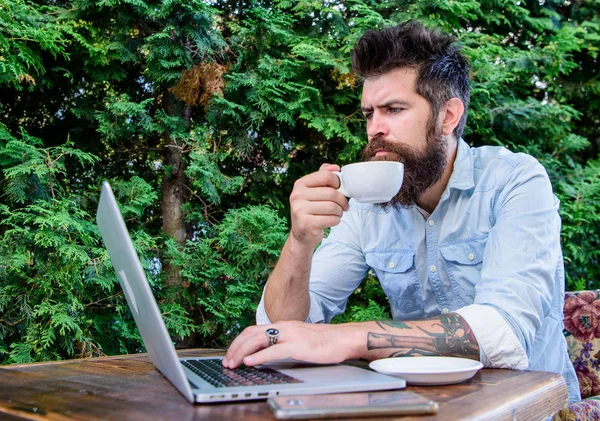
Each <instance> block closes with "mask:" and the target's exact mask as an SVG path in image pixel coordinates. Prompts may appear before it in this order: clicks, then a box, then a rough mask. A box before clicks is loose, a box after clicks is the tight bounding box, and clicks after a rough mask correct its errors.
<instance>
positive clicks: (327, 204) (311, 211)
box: [295, 201, 344, 217]
mask: <svg viewBox="0 0 600 421" xmlns="http://www.w3.org/2000/svg"><path fill="white" fill-rule="evenodd" d="M295 211H296V212H298V213H300V214H302V213H303V214H305V215H308V216H326V215H332V216H340V217H341V216H342V215H343V214H344V209H343V208H342V207H341V206H340V205H339V204H338V203H337V202H331V201H320V202H312V201H306V202H304V203H302V207H301V209H298V210H295Z"/></svg>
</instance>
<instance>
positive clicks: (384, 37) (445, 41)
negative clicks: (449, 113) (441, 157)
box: [352, 20, 471, 138]
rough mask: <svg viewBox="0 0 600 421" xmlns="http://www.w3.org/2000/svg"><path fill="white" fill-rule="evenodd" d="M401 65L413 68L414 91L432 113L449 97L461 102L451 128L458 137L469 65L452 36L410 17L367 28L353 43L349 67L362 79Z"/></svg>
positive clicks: (467, 98)
mask: <svg viewBox="0 0 600 421" xmlns="http://www.w3.org/2000/svg"><path fill="white" fill-rule="evenodd" d="M402 67H408V68H414V69H415V70H416V71H417V86H416V91H417V93H418V94H419V95H421V96H422V97H424V98H425V99H427V101H428V102H429V105H430V106H431V111H432V113H433V115H434V116H435V115H437V114H438V113H439V112H440V111H441V110H442V107H443V106H444V104H445V103H446V101H448V100H449V99H450V98H454V97H456V98H459V99H460V100H461V101H462V102H463V104H464V106H465V111H464V113H463V115H462V117H461V119H460V121H459V123H458V125H457V126H456V128H455V129H454V134H455V135H456V137H457V138H459V137H461V136H462V133H463V130H464V128H465V124H466V122H467V109H468V108H469V102H470V96H471V90H470V86H469V69H470V68H469V62H468V60H467V59H466V57H465V56H464V55H463V54H462V53H461V51H460V48H459V46H458V45H457V44H456V40H455V39H454V37H452V36H450V35H446V34H443V33H441V32H440V31H438V30H429V29H427V28H425V27H424V26H423V24H421V23H420V22H418V21H414V20H411V21H408V22H405V23H401V24H400V25H397V26H394V27H391V28H384V29H381V30H369V31H367V32H365V34H364V35H363V36H362V37H361V38H360V39H359V40H358V42H357V43H356V45H355V46H354V50H353V52H352V69H353V70H354V73H355V74H356V75H357V76H358V77H359V78H360V79H362V80H365V79H369V78H377V77H379V76H382V75H384V74H386V73H388V72H391V71H392V70H394V69H397V68H402Z"/></svg>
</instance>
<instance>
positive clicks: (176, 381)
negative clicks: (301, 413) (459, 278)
mask: <svg viewBox="0 0 600 421" xmlns="http://www.w3.org/2000/svg"><path fill="white" fill-rule="evenodd" d="M96 221H97V223H98V227H99V228H100V233H101V234H102V238H103V240H104V244H105V245H106V248H107V250H108V253H109V255H110V259H111V262H112V265H113V267H114V268H115V271H116V273H117V277H118V278H119V282H120V284H121V287H122V288H123V292H124V294H125V298H126V299H127V303H128V304H129V308H130V310H131V312H132V314H133V318H134V319H135V323H136V325H137V327H138V329H139V331H140V334H141V336H142V339H143V341H144V345H145V346H146V349H147V351H148V354H149V355H150V359H151V360H152V363H153V364H154V366H155V367H156V368H157V369H158V371H160V372H161V373H162V374H163V375H164V376H165V377H166V378H167V379H168V380H169V381H170V382H171V383H172V384H173V386H175V387H176V388H177V390H179V392H181V394H182V395H183V396H184V397H185V398H186V399H187V400H188V401H190V402H192V403H194V402H196V403H208V402H230V401H236V400H256V399H267V398H269V397H272V396H278V395H279V396H285V395H300V394H321V393H339V392H357V391H373V390H389V389H401V388H404V387H405V386H406V382H405V381H404V379H401V378H397V377H392V376H387V375H384V374H380V373H376V372H374V371H370V370H367V369H363V368H360V367H355V366H351V365H345V364H333V365H314V364H306V363H301V362H293V361H287V362H280V363H279V364H277V362H276V363H275V364H272V365H270V364H266V365H262V366H260V367H245V366H243V367H241V368H238V369H235V370H230V369H226V368H223V366H222V364H221V359H222V357H194V358H179V357H178V356H177V353H176V352H175V347H174V346H173V342H172V341H171V337H170V336H169V333H168V331H167V328H166V327H165V323H164V321H163V319H162V316H161V314H160V311H159V309H158V306H157V304H156V300H155V299H154V296H153V295H152V291H151V289H150V285H149V284H148V281H147V279H146V276H145V274H144V270H143V269H142V265H141V263H140V260H139V258H138V256H137V253H136V252H135V249H134V248H133V243H132V241H131V238H130V237H129V234H128V232H127V228H126V226H125V221H124V220H123V217H122V215H121V213H120V211H119V207H118V205H117V202H116V200H115V197H114V195H113V193H112V190H111V188H110V185H109V184H108V183H107V182H104V183H103V184H102V192H101V194H100V201H99V203H98V211H97V215H96Z"/></svg>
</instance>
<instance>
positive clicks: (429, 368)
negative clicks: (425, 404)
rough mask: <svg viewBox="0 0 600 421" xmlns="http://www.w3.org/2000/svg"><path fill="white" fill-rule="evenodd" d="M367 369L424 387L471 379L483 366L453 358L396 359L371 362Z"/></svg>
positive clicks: (475, 362) (471, 361) (473, 361)
mask: <svg viewBox="0 0 600 421" xmlns="http://www.w3.org/2000/svg"><path fill="white" fill-rule="evenodd" d="M369 367H371V368H372V369H373V370H375V371H377V372H379V373H382V374H388V375H390V376H396V377H402V378H403V379H404V380H406V383H407V384H413V385H421V386H426V385H441V384H454V383H460V382H463V381H465V380H467V379H470V378H471V377H473V376H474V375H475V373H477V370H479V369H481V368H482V367H483V364H481V363H480V362H479V361H475V360H470V359H467V358H455V357H397V358H383V359H381V360H375V361H371V363H370V364H369Z"/></svg>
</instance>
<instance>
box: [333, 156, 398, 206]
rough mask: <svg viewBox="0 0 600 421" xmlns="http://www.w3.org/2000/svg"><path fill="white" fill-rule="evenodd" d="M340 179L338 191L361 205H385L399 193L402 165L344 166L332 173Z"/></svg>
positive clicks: (382, 162)
mask: <svg viewBox="0 0 600 421" xmlns="http://www.w3.org/2000/svg"><path fill="white" fill-rule="evenodd" d="M334 174H335V175H337V176H338V178H339V179H340V187H339V188H338V191H339V192H340V193H342V194H343V195H344V196H346V197H353V198H354V199H356V200H357V201H359V202H362V203H386V202H389V201H390V200H391V199H392V198H393V197H394V196H395V195H396V194H397V193H398V192H399V191H400V187H401V186H402V180H403V178H404V165H403V164H402V163H400V162H395V161H367V162H358V163H356V164H350V165H344V166H343V167H342V168H341V171H336V172H334Z"/></svg>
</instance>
